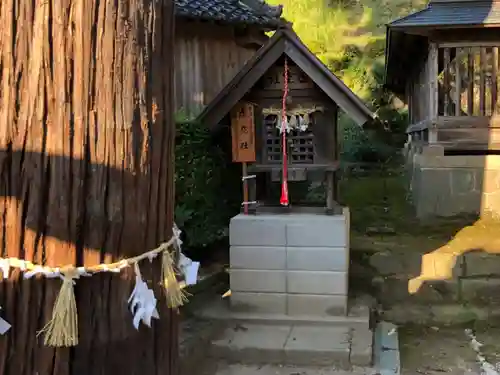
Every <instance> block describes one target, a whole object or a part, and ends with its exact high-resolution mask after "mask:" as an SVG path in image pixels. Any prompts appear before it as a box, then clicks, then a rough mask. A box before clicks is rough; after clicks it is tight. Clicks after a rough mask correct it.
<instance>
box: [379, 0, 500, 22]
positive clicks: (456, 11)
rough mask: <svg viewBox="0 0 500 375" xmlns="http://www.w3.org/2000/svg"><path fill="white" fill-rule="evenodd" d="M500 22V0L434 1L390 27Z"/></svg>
mask: <svg viewBox="0 0 500 375" xmlns="http://www.w3.org/2000/svg"><path fill="white" fill-rule="evenodd" d="M499 23H500V2H496V1H492V0H489V1H488V0H480V1H472V0H471V1H447V2H445V1H434V2H431V3H430V4H429V5H428V7H427V8H425V9H424V10H421V11H419V12H416V13H412V14H410V15H408V16H406V17H403V18H400V19H398V20H395V21H393V22H391V23H390V24H389V27H394V28H399V27H419V26H420V27H432V26H436V27H438V26H469V25H482V24H499Z"/></svg>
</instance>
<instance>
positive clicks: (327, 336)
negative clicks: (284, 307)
mask: <svg viewBox="0 0 500 375" xmlns="http://www.w3.org/2000/svg"><path fill="white" fill-rule="evenodd" d="M210 352H211V354H212V355H213V356H215V357H217V358H219V359H224V360H226V361H228V362H231V363H234V362H237V363H247V364H281V365H295V366H301V365H302V366H304V365H311V366H337V367H344V368H345V367H349V352H350V328H349V327H347V326H346V327H331V326H321V327H320V326H292V325H286V326H283V325H259V324H238V325H232V326H230V327H229V328H227V329H226V330H225V332H224V333H223V335H222V337H221V338H219V339H217V340H214V341H213V342H212V346H211V351H210Z"/></svg>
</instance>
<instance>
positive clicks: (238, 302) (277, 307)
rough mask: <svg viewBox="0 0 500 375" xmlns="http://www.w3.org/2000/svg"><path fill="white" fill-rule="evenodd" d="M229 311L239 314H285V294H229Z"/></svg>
mask: <svg viewBox="0 0 500 375" xmlns="http://www.w3.org/2000/svg"><path fill="white" fill-rule="evenodd" d="M230 301H231V310H233V311H240V312H250V313H252V312H254V313H270V314H286V312H287V295H286V294H285V293H252V292H231V300H230Z"/></svg>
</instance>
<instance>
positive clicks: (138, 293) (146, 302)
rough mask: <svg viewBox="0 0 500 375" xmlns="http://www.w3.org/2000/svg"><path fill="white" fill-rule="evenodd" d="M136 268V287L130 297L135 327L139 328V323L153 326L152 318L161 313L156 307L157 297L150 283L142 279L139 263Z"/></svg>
mask: <svg viewBox="0 0 500 375" xmlns="http://www.w3.org/2000/svg"><path fill="white" fill-rule="evenodd" d="M134 269H135V287H134V290H133V291H132V294H131V295H130V297H129V299H128V303H129V304H130V311H131V312H132V315H133V316H134V319H133V325H134V327H135V329H139V324H140V322H142V323H143V324H145V325H147V326H148V327H151V320H152V319H153V318H155V319H158V318H159V317H160V315H159V314H158V310H157V309H156V302H157V301H156V297H155V295H154V292H153V290H152V289H149V287H148V284H146V282H145V281H144V280H143V279H142V275H141V271H140V269H139V266H138V265H137V263H136V264H135V265H134Z"/></svg>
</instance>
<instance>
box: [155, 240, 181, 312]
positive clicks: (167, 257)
mask: <svg viewBox="0 0 500 375" xmlns="http://www.w3.org/2000/svg"><path fill="white" fill-rule="evenodd" d="M161 263H162V264H161V270H162V279H163V286H164V287H165V293H166V295H167V305H168V307H170V308H178V307H180V306H182V305H184V303H185V302H187V300H188V299H187V295H186V292H185V291H184V290H182V288H181V285H180V284H179V282H178V281H177V275H176V272H175V269H174V260H173V257H172V254H170V252H169V251H168V250H165V251H164V252H163V254H162V258H161Z"/></svg>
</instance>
